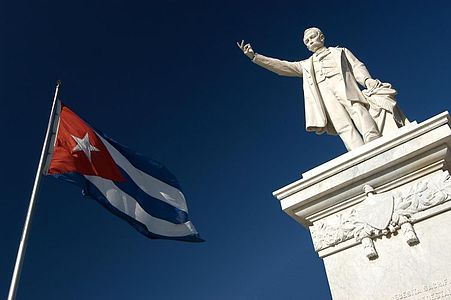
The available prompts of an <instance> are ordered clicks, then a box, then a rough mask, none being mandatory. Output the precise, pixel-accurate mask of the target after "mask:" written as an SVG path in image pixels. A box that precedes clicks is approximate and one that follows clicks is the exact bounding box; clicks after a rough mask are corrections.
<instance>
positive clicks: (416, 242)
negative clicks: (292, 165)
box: [274, 112, 451, 300]
mask: <svg viewBox="0 0 451 300" xmlns="http://www.w3.org/2000/svg"><path fill="white" fill-rule="evenodd" d="M450 147H451V128H450V116H449V114H448V113H447V112H445V113H442V114H440V115H437V116H435V117H433V118H431V119H429V120H426V121H424V122H422V123H420V124H417V123H416V122H413V123H411V124H409V125H407V126H405V127H403V128H401V129H399V131H398V132H397V133H396V135H394V136H391V137H390V136H386V137H382V138H379V139H377V140H375V141H373V142H371V143H369V144H366V145H364V146H362V147H360V148H358V149H356V150H353V151H351V152H348V153H346V154H344V155H341V156H339V157H337V158H335V159H333V160H331V161H329V162H327V163H325V164H323V165H320V166H318V167H316V168H314V169H312V170H310V171H308V172H305V173H304V174H302V179H300V180H298V181H296V182H294V183H292V184H289V185H287V186H286V187H283V188H281V189H279V190H277V191H275V192H274V196H275V197H277V199H278V200H280V204H281V206H282V209H283V210H284V211H285V212H286V213H287V214H288V215H290V216H291V217H292V218H294V219H295V220H296V221H298V222H299V223H301V224H302V225H304V226H305V227H307V228H308V229H309V230H310V233H311V235H312V240H313V245H314V247H315V250H316V251H317V252H318V254H319V256H320V257H321V258H323V260H324V264H325V268H326V272H327V277H328V280H329V286H330V289H331V293H332V296H333V298H334V299H396V300H397V299H451V201H450V200H451V178H450V175H449V173H448V171H449V163H450V162H451V154H450Z"/></svg>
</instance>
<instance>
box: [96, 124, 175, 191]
mask: <svg viewBox="0 0 451 300" xmlns="http://www.w3.org/2000/svg"><path fill="white" fill-rule="evenodd" d="M95 131H96V133H98V134H99V135H100V136H102V137H103V138H104V139H106V140H107V141H108V142H109V143H110V144H111V145H112V146H113V147H114V148H116V149H117V151H119V152H120V153H121V154H122V155H123V156H125V158H127V160H128V161H129V162H130V163H131V164H132V165H133V166H134V167H135V168H137V169H138V170H141V171H143V172H144V173H147V174H149V175H150V176H152V177H154V178H157V179H158V180H160V181H163V182H164V183H166V184H169V185H170V186H173V187H175V188H177V189H179V190H180V191H181V187H180V184H179V182H178V181H177V178H175V176H174V175H172V173H171V172H169V170H168V169H167V168H166V167H165V166H164V165H163V164H161V163H159V162H157V161H155V160H152V159H149V158H148V157H145V156H144V155H142V154H139V153H136V152H134V151H133V150H131V149H129V148H128V147H126V146H124V145H121V144H120V143H118V142H116V141H115V140H113V139H111V138H110V137H108V136H107V135H105V134H104V133H103V132H101V131H99V130H97V129H95Z"/></svg>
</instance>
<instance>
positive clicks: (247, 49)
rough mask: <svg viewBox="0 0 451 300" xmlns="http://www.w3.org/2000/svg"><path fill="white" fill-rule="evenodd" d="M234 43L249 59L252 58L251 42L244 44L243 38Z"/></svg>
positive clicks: (253, 54)
mask: <svg viewBox="0 0 451 300" xmlns="http://www.w3.org/2000/svg"><path fill="white" fill-rule="evenodd" d="M236 44H237V46H238V47H239V48H240V49H241V51H243V53H244V54H245V55H246V56H247V57H249V58H250V59H254V56H255V52H254V49H252V46H251V44H249V43H247V44H244V40H241V43H240V42H236Z"/></svg>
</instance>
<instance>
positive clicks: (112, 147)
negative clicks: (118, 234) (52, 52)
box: [44, 101, 203, 242]
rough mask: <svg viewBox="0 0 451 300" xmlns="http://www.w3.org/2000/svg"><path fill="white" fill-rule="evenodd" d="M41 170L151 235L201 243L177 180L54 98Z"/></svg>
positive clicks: (158, 164) (163, 168) (143, 232)
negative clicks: (53, 114) (53, 115)
mask: <svg viewBox="0 0 451 300" xmlns="http://www.w3.org/2000/svg"><path fill="white" fill-rule="evenodd" d="M57 104H58V107H57V109H56V118H55V122H54V134H53V136H52V140H51V141H52V142H51V145H52V146H51V148H50V149H49V154H48V156H47V160H46V166H45V169H44V172H45V173H46V174H50V175H53V176H55V177H57V178H59V179H62V180H65V181H69V182H71V183H74V184H76V185H78V186H80V187H81V188H82V193H83V195H84V196H86V197H90V198H93V199H95V200H97V201H98V202H99V203H100V204H101V205H102V206H104V207H105V208H106V209H108V210H109V211H110V212H112V213H113V214H115V215H116V216H119V217H120V218H122V219H124V220H126V221H127V222H128V223H129V224H130V225H132V226H133V227H134V228H135V229H137V230H138V231H139V232H141V233H142V234H144V235H145V236H147V237H149V238H151V239H172V240H180V241H188V242H202V241H203V240H202V239H201V238H200V237H199V234H198V232H197V231H196V229H195V228H194V225H193V224H192V223H191V221H190V220H189V217H188V208H187V205H186V201H185V197H184V195H183V193H182V191H181V189H180V185H179V183H178V182H177V179H176V178H175V177H174V176H173V175H172V174H171V173H170V172H169V171H168V170H167V169H166V168H165V167H164V166H163V165H161V164H160V163H158V162H155V161H152V160H149V159H147V158H145V157H144V156H142V155H140V154H137V153H135V152H133V151H131V150H130V149H128V148H127V147H124V146H122V145H121V144H119V143H117V142H116V141H114V140H112V139H110V138H108V137H107V136H105V135H104V134H103V133H101V132H100V131H98V130H94V129H93V128H92V127H90V126H89V125H88V124H87V123H85V122H84V121H83V120H82V119H81V118H80V117H79V116H77V115H76V114H75V113H74V112H72V111H71V110H70V109H69V108H68V107H67V106H65V105H64V104H62V103H61V102H59V101H58V103H57Z"/></svg>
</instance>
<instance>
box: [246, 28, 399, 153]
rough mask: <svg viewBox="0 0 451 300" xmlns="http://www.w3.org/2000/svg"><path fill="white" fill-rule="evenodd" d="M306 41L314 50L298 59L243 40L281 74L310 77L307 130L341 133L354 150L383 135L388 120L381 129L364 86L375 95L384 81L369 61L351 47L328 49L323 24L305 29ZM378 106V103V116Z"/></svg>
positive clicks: (305, 82) (259, 60) (305, 86)
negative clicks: (369, 66)
mask: <svg viewBox="0 0 451 300" xmlns="http://www.w3.org/2000/svg"><path fill="white" fill-rule="evenodd" d="M303 41H304V44H305V45H306V46H307V48H308V49H309V50H310V51H311V52H313V53H314V54H313V55H312V56H310V57H309V58H307V59H305V60H301V61H294V62H289V61H285V60H279V59H276V58H271V57H267V56H263V55H261V54H257V53H256V52H254V50H253V49H252V46H251V45H250V44H249V43H245V42H244V41H241V43H237V44H238V47H240V49H241V50H242V51H243V53H244V54H245V55H246V56H247V57H249V58H250V59H251V60H252V61H253V62H254V63H256V64H257V65H259V66H261V67H263V68H265V69H268V70H270V71H272V72H274V73H277V74H279V75H283V76H291V77H303V78H304V80H303V89H304V100H305V122H306V129H307V131H314V132H316V133H318V134H321V133H324V132H326V133H328V134H338V135H339V136H340V138H341V139H342V140H343V143H344V144H345V146H346V148H347V149H348V150H349V151H350V150H352V149H355V148H357V147H359V146H361V145H363V144H365V143H368V142H370V141H372V140H374V139H376V138H378V137H379V136H381V132H382V130H380V129H379V128H382V127H383V126H384V122H385V121H382V122H381V124H380V126H381V127H379V128H378V126H377V124H376V122H375V120H374V119H373V117H372V116H371V114H370V112H369V108H370V103H369V101H368V99H367V98H366V97H365V95H364V94H363V93H362V91H361V90H360V88H359V85H358V84H360V85H362V86H364V87H365V88H366V91H369V94H368V95H370V94H371V91H374V90H375V89H377V88H378V87H380V86H378V84H380V82H379V81H377V80H375V79H372V78H371V75H370V74H369V72H368V70H367V69H366V67H365V65H364V64H363V63H361V62H360V61H359V60H358V59H357V58H356V57H355V56H354V55H353V54H352V53H351V51H349V50H348V49H346V48H339V47H325V46H324V35H323V33H322V32H321V30H319V29H318V28H314V27H313V28H308V29H307V30H305V32H304V39H303ZM395 93H396V91H395ZM370 96H371V95H370ZM393 99H394V97H393ZM378 108H380V107H377V106H374V113H375V114H377V112H379V111H378ZM385 111H386V110H385V108H384V113H385ZM379 115H380V112H379ZM384 116H385V114H384ZM385 119H386V118H385ZM385 119H384V120H385Z"/></svg>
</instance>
